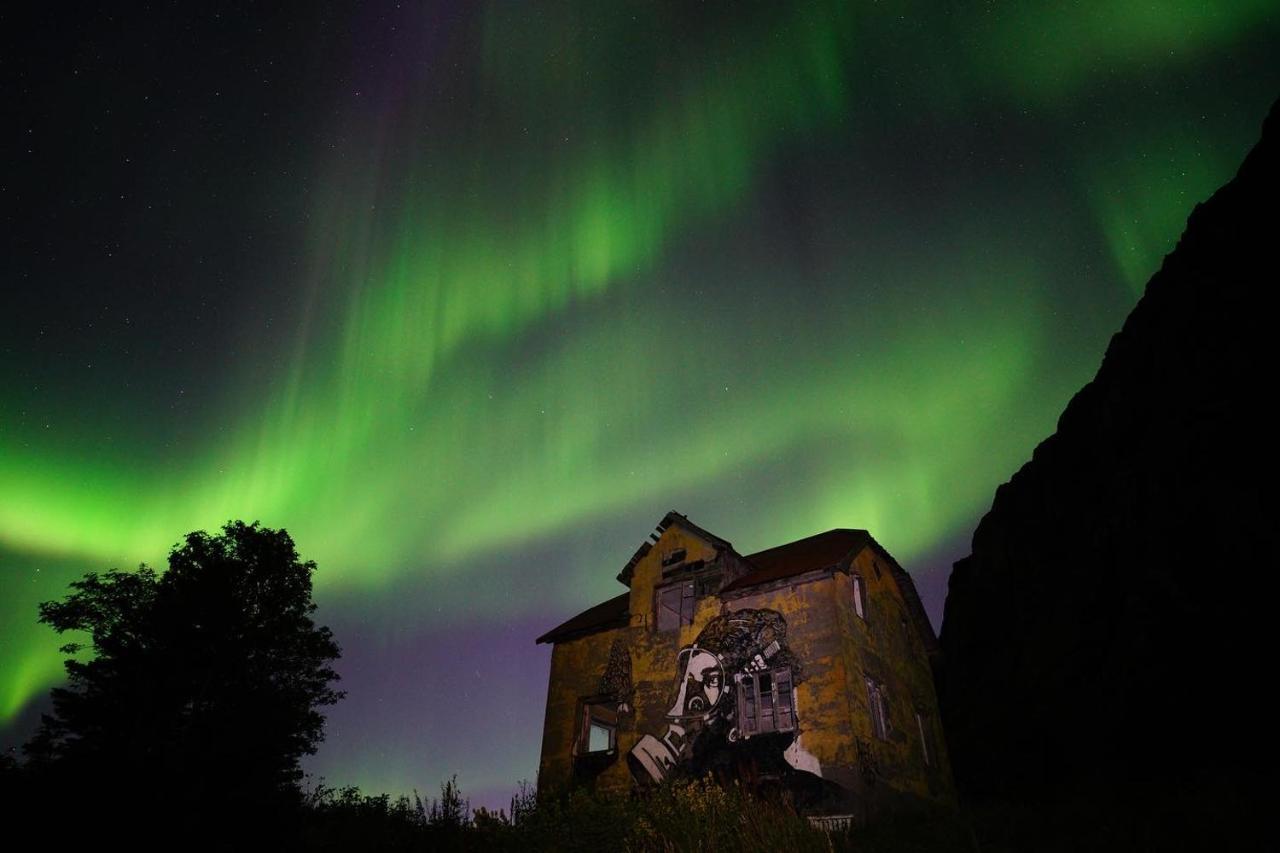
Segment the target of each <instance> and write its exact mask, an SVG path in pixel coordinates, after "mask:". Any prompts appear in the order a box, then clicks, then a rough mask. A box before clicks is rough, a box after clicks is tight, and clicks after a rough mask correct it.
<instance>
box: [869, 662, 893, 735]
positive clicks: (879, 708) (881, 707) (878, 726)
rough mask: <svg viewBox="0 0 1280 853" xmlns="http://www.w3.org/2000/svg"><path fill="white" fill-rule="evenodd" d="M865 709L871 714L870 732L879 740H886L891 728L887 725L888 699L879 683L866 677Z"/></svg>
mask: <svg viewBox="0 0 1280 853" xmlns="http://www.w3.org/2000/svg"><path fill="white" fill-rule="evenodd" d="M866 681H867V709H868V710H869V711H870V712H871V731H872V732H874V733H875V736H876V737H878V738H880V740H888V739H889V732H891V731H893V727H892V726H891V725H890V723H889V697H888V695H887V693H886V691H885V687H884V685H883V684H881V683H880V682H878V681H876V680H875V679H873V678H870V677H868V678H867V679H866Z"/></svg>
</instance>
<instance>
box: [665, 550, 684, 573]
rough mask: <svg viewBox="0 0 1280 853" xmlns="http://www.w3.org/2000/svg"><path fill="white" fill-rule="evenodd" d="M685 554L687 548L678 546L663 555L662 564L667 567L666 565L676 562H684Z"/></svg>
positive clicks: (672, 564)
mask: <svg viewBox="0 0 1280 853" xmlns="http://www.w3.org/2000/svg"><path fill="white" fill-rule="evenodd" d="M685 556H686V552H685V549H683V548H676V549H675V550H674V551H670V552H668V553H666V554H663V555H662V565H663V567H664V568H665V567H666V566H674V565H675V564H676V563H683V562H684V558H685Z"/></svg>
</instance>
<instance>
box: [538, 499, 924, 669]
mask: <svg viewBox="0 0 1280 853" xmlns="http://www.w3.org/2000/svg"><path fill="white" fill-rule="evenodd" d="M672 524H679V525H680V526H682V527H684V528H685V529H687V530H689V531H690V532H691V533H694V534H695V535H697V536H701V537H702V538H704V539H706V540H707V541H708V542H710V543H711V544H712V545H714V546H715V547H716V548H717V549H723V550H727V551H729V552H730V553H732V554H734V555H735V556H736V552H735V551H734V550H733V545H731V544H730V543H729V542H728V541H727V540H725V539H721V538H720V537H719V536H716V535H715V534H714V533H710V532H709V531H706V530H703V529H702V528H701V527H698V526H697V525H696V524H694V523H693V522H691V521H689V519H688V518H686V517H685V516H683V515H681V514H680V513H678V512H669V513H667V514H666V515H665V516H663V518H662V520H661V521H660V522H658V525H657V527H656V529H655V532H654V533H653V534H651V536H650V539H651V540H652V541H646V542H644V543H643V544H642V545H641V546H640V547H639V548H638V549H637V550H636V553H635V556H633V557H632V558H631V561H630V562H629V563H627V565H626V566H625V567H623V570H622V572H621V574H619V575H618V580H619V581H620V582H622V583H624V584H627V585H628V586H630V582H631V574H632V572H633V571H634V569H635V566H636V563H638V562H640V560H641V559H643V557H644V556H645V554H647V553H649V551H650V549H652V548H653V542H656V541H657V540H658V538H659V537H660V536H661V535H662V533H663V532H664V531H665V530H666V529H667V528H668V527H670V526H671V525H672ZM867 547H870V548H874V549H875V551H876V554H877V555H879V556H880V557H882V558H883V559H884V565H885V568H886V569H887V570H888V572H889V574H890V576H891V577H892V578H893V580H894V582H895V583H896V584H897V586H898V590H899V591H900V592H901V593H902V598H903V601H904V602H905V603H906V607H907V612H908V613H909V614H910V618H911V622H912V624H913V625H914V626H915V628H916V631H917V632H918V633H919V635H920V637H921V639H922V640H923V641H924V644H925V648H926V649H927V650H928V651H929V654H930V656H932V655H933V654H934V653H935V652H936V651H937V648H938V638H937V635H936V634H934V632H933V625H932V624H931V623H930V622H929V617H928V615H927V614H926V613H925V609H924V604H923V603H922V602H921V601H920V594H919V593H918V592H917V591H916V585H915V583H914V582H913V581H912V580H911V576H910V575H909V574H907V573H906V571H905V570H904V569H903V568H902V567H901V566H899V565H898V561H897V560H895V559H894V558H893V555H892V554H890V553H889V552H888V551H886V550H885V549H884V548H883V547H882V546H881V545H880V543H879V542H877V541H876V540H875V539H873V538H872V537H871V534H870V533H868V532H867V531H865V530H854V529H848V528H838V529H836V530H828V531H827V532H825V533H818V534H815V535H813V536H806V537H805V538H804V539H797V540H796V541H794V542H788V543H787V544H786V545H778V546H777V547H775V548H767V549H765V550H764V551H758V552H756V553H755V554H751V555H749V556H747V557H744V558H741V559H742V560H744V561H745V562H746V563H747V564H748V565H750V566H752V570H751V571H749V572H747V573H746V574H745V575H742V576H741V577H739V578H738V579H737V580H734V581H732V582H731V583H729V584H728V585H727V586H726V587H725V588H724V589H722V590H720V594H721V595H723V594H724V593H726V592H734V591H737V590H744V589H747V588H749V587H753V586H758V585H760V584H765V583H770V582H772V581H778V580H784V579H786V578H790V577H796V576H798V575H802V574H804V573H805V572H810V571H814V570H818V569H831V568H838V569H840V570H842V571H848V570H849V565H850V563H851V562H852V561H853V558H854V557H856V556H857V555H858V553H859V552H861V551H862V549H863V548H867ZM630 595H631V594H630V593H629V592H624V593H622V594H621V595H619V596H618V597H616V598H611V599H609V600H608V601H606V602H604V603H603V604H597V605H596V606H595V607H592V608H590V609H588V610H584V611H582V612H581V613H579V614H578V615H577V616H574V617H573V618H572V619H570V620H569V621H568V622H565V623H564V624H562V625H559V626H557V627H555V628H552V629H551V630H550V631H548V632H547V633H545V634H543V635H542V636H541V637H539V638H538V640H537V642H539V643H558V642H561V641H563V640H569V639H573V638H574V637H580V636H583V635H585V634H591V633H594V632H596V631H603V630H607V629H609V628H621V627H624V626H626V625H627V624H629V621H630V613H629V612H628V610H629V607H630Z"/></svg>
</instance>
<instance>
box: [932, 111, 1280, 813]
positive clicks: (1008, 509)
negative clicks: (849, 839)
mask: <svg viewBox="0 0 1280 853" xmlns="http://www.w3.org/2000/svg"><path fill="white" fill-rule="evenodd" d="M1278 109H1280V102H1278V103H1277V105H1275V106H1273V107H1272V108H1271V112H1270V115H1269V116H1268V117H1267V119H1266V122H1265V123H1264V127H1263V134H1262V139H1261V141H1260V142H1259V143H1258V144H1257V145H1256V147H1255V148H1254V149H1253V151H1252V152H1251V153H1250V154H1249V155H1248V157H1247V158H1246V160H1245V162H1244V164H1243V165H1242V166H1241V168H1240V171H1239V172H1238V174H1237V175H1236V177H1235V178H1234V179H1233V180H1232V181H1230V182H1229V183H1228V184H1227V185H1225V186H1224V187H1222V188H1221V189H1220V190H1218V191H1217V192H1216V193H1215V194H1214V195H1213V197H1212V198H1210V199H1209V200H1208V201H1206V202H1204V203H1202V204H1200V205H1198V206H1197V207H1196V209H1195V210H1194V212H1193V213H1192V214H1191V217H1190V219H1189V220H1188V223H1187V228H1186V231H1185V232H1184V234H1183V236H1182V238H1181V240H1180V241H1179V243H1178V245H1177V248H1176V249H1175V251H1174V252H1172V253H1171V254H1170V255H1169V256H1167V257H1166V258H1165V260H1164V264H1163V266H1162V267H1161V269H1160V270H1159V272H1157V273H1156V274H1155V276H1154V277H1153V278H1152V279H1151V280H1150V282H1149V283H1148V284H1147V288H1146V292H1145V294H1144V296H1143V297H1142V299H1141V300H1140V301H1139V302H1138V304H1137V306H1136V307H1135V308H1134V309H1133V312H1132V313H1131V314H1130V315H1129V317H1128V319H1127V320H1126V321H1125V324H1124V327H1123V328H1122V329H1121V331H1120V332H1119V333H1118V334H1116V335H1115V336H1114V337H1113V338H1112V340H1111V343H1110V345H1109V347H1108V349H1107V353H1106V356H1105V358H1104V360H1103V363H1102V366H1101V368H1100V369H1099V370H1098V373H1097V376H1096V377H1095V378H1094V380H1093V381H1092V382H1090V383H1089V384H1088V385H1086V386H1085V387H1084V388H1083V389H1082V390H1081V391H1080V392H1079V393H1078V394H1076V396H1075V397H1074V399H1072V400H1071V402H1070V404H1069V405H1068V406H1067V408H1066V410H1065V411H1064V412H1063V414H1062V417H1061V418H1060V420H1059V422H1058V429H1057V432H1056V433H1055V434H1054V435H1052V436H1050V437H1049V438H1048V439H1046V440H1045V441H1044V442H1043V443H1042V444H1041V445H1040V446H1039V447H1038V448H1036V451H1035V453H1034V455H1033V457H1032V459H1031V461H1030V462H1028V463H1027V464H1026V465H1025V466H1023V468H1022V469H1021V470H1020V471H1018V472H1017V473H1016V474H1015V475H1014V476H1013V478H1012V479H1011V480H1010V481H1009V482H1008V483H1006V484H1004V485H1003V486H1001V487H1000V488H999V489H998V490H997V492H996V495H995V500H994V502H993V504H992V507H991V511H990V512H989V513H988V514H987V515H986V516H985V517H984V518H983V519H982V521H981V523H980V524H979V526H978V528H977V531H976V532H975V533H974V537H973V549H972V553H971V554H970V556H968V557H966V558H964V559H963V560H961V561H959V562H958V563H956V565H955V570H954V572H953V574H952V576H951V581H950V590H949V594H948V596H947V602H946V610H945V616H944V621H943V626H942V633H941V638H940V639H941V644H942V649H943V661H944V663H943V668H942V670H941V673H940V675H939V693H940V697H941V701H942V712H943V718H944V724H945V728H946V732H947V738H948V743H949V746H950V749H951V756H952V760H953V763H954V767H955V772H956V777H957V782H958V784H959V786H960V788H961V790H962V791H963V792H964V793H965V794H967V795H968V796H969V797H970V798H980V797H984V796H986V797H997V798H1005V799H1007V800H1023V801H1025V800H1027V799H1028V798H1034V797H1039V796H1044V797H1053V796H1057V795H1059V794H1061V793H1062V792H1064V791H1077V792H1078V791H1083V790H1103V789H1106V788H1111V787H1115V786H1118V785H1128V786H1131V787H1141V786H1144V785H1154V786H1178V785H1182V784H1184V783H1185V784H1186V785H1196V784H1200V782H1201V781H1203V780H1206V779H1208V780H1211V781H1210V784H1211V785H1217V786H1219V787H1221V786H1223V785H1226V786H1228V787H1230V786H1232V785H1237V784H1238V785H1242V786H1243V785H1246V784H1249V783H1247V782H1246V781H1245V780H1246V779H1248V778H1249V777H1250V776H1251V775H1254V774H1257V773H1260V772H1265V771H1263V769H1262V768H1263V767H1264V765H1265V762H1266V761H1267V759H1266V758H1264V756H1263V752H1264V749H1265V747H1264V744H1269V743H1271V740H1272V738H1271V735H1270V730H1271V728H1272V724H1271V719H1270V718H1271V717H1272V716H1273V713H1274V712H1273V711H1272V709H1271V707H1270V706H1271V705H1272V702H1273V700H1271V699H1269V698H1267V696H1268V695H1269V693H1270V689H1271V687H1272V686H1274V683H1273V679H1272V672H1273V670H1274V665H1273V664H1272V663H1271V661H1270V657H1271V655H1270V643H1269V637H1268V636H1267V635H1266V634H1265V633H1264V630H1263V629H1264V627H1265V626H1266V624H1267V622H1268V620H1269V617H1270V615H1271V610H1272V609H1273V607H1274V605H1273V600H1272V594H1271V592H1270V591H1269V590H1270V578H1271V575H1272V574H1273V572H1274V568H1273V567H1274V566H1275V565H1276V560H1275V558H1274V556H1273V554H1274V551H1275V546H1276V545H1277V542H1276V541H1275V539H1274V537H1273V536H1272V535H1271V532H1272V531H1273V530H1274V529H1275V524H1274V519H1273V517H1272V516H1271V513H1270V511H1269V510H1268V509H1266V506H1267V505H1268V504H1269V502H1267V501H1265V500H1264V496H1266V495H1268V494H1269V493H1270V490H1271V487H1272V485H1273V484H1272V482H1271V481H1272V479H1273V477H1274V474H1273V471H1272V468H1273V466H1272V460H1273V459H1274V454H1273V452H1272V446H1273V444H1272V442H1273V441H1274V435H1273V433H1274V432H1275V430H1274V427H1273V418H1274V415H1272V414H1271V407H1272V403H1273V397H1274V396H1275V386H1274V379H1273V371H1272V369H1271V362H1272V358H1271V353H1272V351H1273V347H1274V346H1275V343H1274V341H1275V339H1274V337H1273V336H1274V335H1276V334H1277V323H1276V319H1275V317H1274V315H1273V313H1272V308H1271V306H1270V300H1269V297H1271V296H1272V295H1273V294H1272V291H1273V290H1274V289H1275V284H1276V281H1277V276H1276V258H1277V253H1280V229H1278V228H1277V225H1278V224H1280V215H1277V210H1276V207H1277V192H1276V190H1277V180H1276V177H1277V156H1278V152H1277V150H1276V149H1277V146H1278V145H1280V139H1277V134H1280V115H1278ZM1196 780H1200V781H1196ZM1099 786H1100V787H1099ZM1082 817H1084V816H1083V815H1082Z"/></svg>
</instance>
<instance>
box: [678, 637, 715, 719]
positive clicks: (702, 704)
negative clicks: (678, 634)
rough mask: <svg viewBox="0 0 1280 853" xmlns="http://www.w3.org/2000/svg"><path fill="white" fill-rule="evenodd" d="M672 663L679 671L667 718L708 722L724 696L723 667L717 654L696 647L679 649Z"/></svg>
mask: <svg viewBox="0 0 1280 853" xmlns="http://www.w3.org/2000/svg"><path fill="white" fill-rule="evenodd" d="M676 660H677V665H680V666H681V669H682V675H681V678H680V691H679V692H678V693H677V694H676V700H675V702H674V703H673V704H672V706H671V709H670V710H669V711H667V719H669V720H704V721H705V720H707V719H709V718H710V717H711V714H712V712H713V711H714V710H715V708H716V706H717V705H718V704H719V703H720V699H721V697H722V696H724V664H723V663H721V661H720V658H719V657H718V656H717V655H715V654H712V653H711V652H709V651H707V650H706V649H700V648H698V647H697V646H690V647H688V648H686V649H682V650H681V651H680V655H679V657H678V658H677V659H676Z"/></svg>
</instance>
